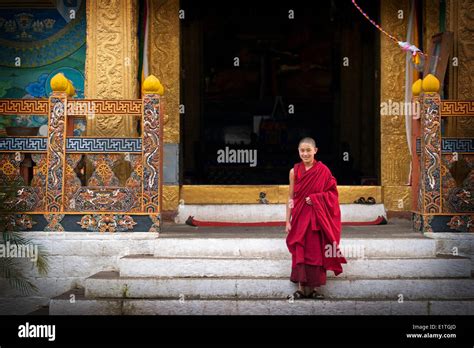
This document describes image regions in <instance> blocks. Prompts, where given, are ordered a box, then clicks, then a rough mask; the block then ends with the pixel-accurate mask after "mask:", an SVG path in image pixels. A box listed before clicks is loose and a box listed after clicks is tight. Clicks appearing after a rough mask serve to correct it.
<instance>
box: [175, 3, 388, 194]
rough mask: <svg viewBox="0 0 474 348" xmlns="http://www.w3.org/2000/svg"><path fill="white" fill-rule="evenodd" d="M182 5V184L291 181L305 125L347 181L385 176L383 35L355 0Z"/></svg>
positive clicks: (373, 6)
mask: <svg viewBox="0 0 474 348" xmlns="http://www.w3.org/2000/svg"><path fill="white" fill-rule="evenodd" d="M359 3H360V5H361V6H363V7H364V9H365V10H366V11H367V12H368V13H369V15H370V16H372V17H374V18H378V14H379V8H378V7H379V3H378V1H369V0H365V1H359ZM181 8H182V9H183V10H184V14H185V18H184V19H183V20H182V21H181V40H182V41H181V68H182V74H181V75H182V76H181V101H180V102H181V104H183V105H184V110H185V112H184V115H183V117H182V129H181V134H182V138H181V144H182V154H183V161H182V168H181V173H183V177H182V182H183V183H184V184H213V185H229V184H230V185H232V184H248V185H252V184H287V183H288V171H289V170H290V168H292V166H293V164H294V163H296V162H298V161H299V157H298V152H297V146H298V141H299V140H300V139H301V138H302V137H304V136H311V137H313V138H315V139H316V142H317V146H318V148H319V152H318V155H317V158H318V159H319V160H321V161H323V162H324V163H325V164H326V165H328V166H329V168H330V169H331V170H332V171H333V173H334V175H335V177H336V179H337V180H338V183H339V184H341V185H361V184H366V185H367V184H369V185H376V184H379V180H380V179H379V178H380V175H379V171H380V170H379V167H380V164H379V158H380V124H379V85H380V84H379V79H378V71H379V62H380V57H379V53H378V52H379V34H378V33H377V31H376V30H374V28H373V27H371V25H370V24H369V23H368V22H367V21H366V20H365V19H364V18H363V17H362V16H361V15H360V13H358V12H357V10H356V9H355V8H354V7H353V5H352V4H351V2H350V1H335V0H333V1H329V0H328V1H314V2H312V3H310V2H306V1H305V2H303V1H301V2H299V1H292V2H291V3H288V5H286V6H284V5H275V4H274V3H272V2H271V1H247V0H244V1H239V2H224V1H191V0H183V1H181ZM291 11H293V12H291ZM292 15H293V16H294V18H291V17H292ZM232 150H234V151H235V152H233V151H232ZM253 151H256V152H253ZM232 154H234V157H232ZM253 155H256V158H253V157H252V158H253V159H254V161H253V162H252V158H250V157H249V156H253Z"/></svg>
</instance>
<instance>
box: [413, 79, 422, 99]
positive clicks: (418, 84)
mask: <svg viewBox="0 0 474 348" xmlns="http://www.w3.org/2000/svg"><path fill="white" fill-rule="evenodd" d="M422 83H423V80H422V79H418V80H416V81H415V82H414V83H413V85H412V86H411V91H412V93H413V95H414V96H418V95H420V93H421V85H422Z"/></svg>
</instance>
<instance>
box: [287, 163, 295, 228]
mask: <svg viewBox="0 0 474 348" xmlns="http://www.w3.org/2000/svg"><path fill="white" fill-rule="evenodd" d="M294 184H295V175H294V172H293V169H291V170H290V187H289V190H288V202H287V204H286V232H289V230H290V228H291V225H290V221H291V208H293V189H294Z"/></svg>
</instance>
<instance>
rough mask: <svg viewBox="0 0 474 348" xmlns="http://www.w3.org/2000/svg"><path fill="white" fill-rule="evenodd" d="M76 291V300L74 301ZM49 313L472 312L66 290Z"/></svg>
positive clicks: (387, 303)
mask: <svg viewBox="0 0 474 348" xmlns="http://www.w3.org/2000/svg"><path fill="white" fill-rule="evenodd" d="M72 294H74V299H75V301H71V295H72ZM49 313H50V315H156V314H159V315H473V314H474V299H471V300H429V299H426V300H417V301H403V302H398V301H397V300H357V299H331V300H327V299H326V300H309V299H308V300H306V299H305V300H296V301H291V300H286V299H269V298H265V299H261V298H256V299H246V300H242V299H235V298H228V299H192V298H189V299H184V300H180V299H89V298H86V297H84V296H83V294H81V293H77V292H76V293H74V292H73V291H72V292H67V293H65V294H63V295H61V296H58V297H56V298H53V299H51V302H50V307H49Z"/></svg>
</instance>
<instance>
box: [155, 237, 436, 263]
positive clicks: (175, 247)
mask: <svg viewBox="0 0 474 348" xmlns="http://www.w3.org/2000/svg"><path fill="white" fill-rule="evenodd" d="M340 248H341V251H342V253H343V255H344V256H346V257H347V258H351V257H356V258H364V257H430V256H432V257H434V256H435V255H436V241H435V240H433V239H428V238H396V239H394V238H347V239H343V240H342V241H341V245H340ZM154 255H155V256H160V257H188V256H192V257H203V256H243V257H266V258H285V257H288V255H289V252H288V248H287V246H286V242H285V239H284V237H280V238H167V237H160V238H158V239H157V240H156V244H155V250H154Z"/></svg>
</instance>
